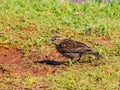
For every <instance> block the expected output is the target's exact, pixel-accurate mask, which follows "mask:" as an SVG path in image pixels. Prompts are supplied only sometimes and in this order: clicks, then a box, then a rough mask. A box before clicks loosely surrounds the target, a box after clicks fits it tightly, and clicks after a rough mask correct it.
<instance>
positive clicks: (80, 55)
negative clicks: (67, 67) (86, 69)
mask: <svg viewBox="0 0 120 90" xmlns="http://www.w3.org/2000/svg"><path fill="white" fill-rule="evenodd" d="M81 57H82V53H80V54H79V59H78V60H77V61H78V62H80V63H83V62H84V61H83V60H82V59H81Z"/></svg>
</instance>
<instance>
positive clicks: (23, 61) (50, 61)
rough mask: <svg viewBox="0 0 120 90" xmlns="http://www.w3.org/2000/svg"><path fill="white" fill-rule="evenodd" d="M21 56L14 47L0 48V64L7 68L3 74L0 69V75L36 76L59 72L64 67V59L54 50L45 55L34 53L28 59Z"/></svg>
mask: <svg viewBox="0 0 120 90" xmlns="http://www.w3.org/2000/svg"><path fill="white" fill-rule="evenodd" d="M22 56H23V55H21V52H20V50H19V49H17V48H16V47H7V48H0V64H1V65H4V66H7V67H9V68H8V69H5V70H4V72H3V69H0V71H1V73H3V74H4V73H6V72H7V73H10V74H18V75H19V74H22V73H23V74H24V73H28V74H30V75H33V76H36V75H37V76H38V75H46V74H52V73H55V72H60V71H62V70H64V69H65V67H66V66H65V65H64V64H63V61H65V58H64V57H63V56H62V55H61V54H59V53H58V52H57V51H56V50H53V51H52V52H48V53H47V55H44V54H42V53H40V52H38V51H34V52H31V55H30V56H29V57H28V58H24V57H22ZM56 59H57V60H56Z"/></svg>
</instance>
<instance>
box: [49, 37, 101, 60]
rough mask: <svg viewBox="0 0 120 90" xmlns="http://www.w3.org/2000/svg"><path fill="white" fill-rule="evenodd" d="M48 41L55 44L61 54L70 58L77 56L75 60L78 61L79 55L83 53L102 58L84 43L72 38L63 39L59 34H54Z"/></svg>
mask: <svg viewBox="0 0 120 90" xmlns="http://www.w3.org/2000/svg"><path fill="white" fill-rule="evenodd" d="M50 41H51V42H52V43H54V44H55V46H56V49H57V50H58V51H59V52H60V53H61V54H62V55H64V56H66V57H68V58H70V59H76V58H78V59H77V61H80V59H81V56H82V55H84V54H92V55H94V56H96V57H97V58H98V59H101V58H102V57H101V56H100V55H99V54H98V53H96V52H94V51H93V50H92V49H91V48H90V47H88V46H87V45H86V44H84V43H81V42H78V41H74V40H72V39H65V38H62V37H60V36H54V37H52V38H51V39H50Z"/></svg>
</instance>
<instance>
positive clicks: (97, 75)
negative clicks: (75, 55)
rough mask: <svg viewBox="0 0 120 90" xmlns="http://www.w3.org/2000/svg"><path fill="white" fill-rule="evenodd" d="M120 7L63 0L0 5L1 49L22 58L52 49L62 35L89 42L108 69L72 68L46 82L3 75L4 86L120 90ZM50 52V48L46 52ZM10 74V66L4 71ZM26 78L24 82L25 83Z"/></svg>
mask: <svg viewBox="0 0 120 90" xmlns="http://www.w3.org/2000/svg"><path fill="white" fill-rule="evenodd" d="M119 10H120V2H111V3H100V2H99V3H98V2H92V3H88V2H86V3H72V2H60V0H3V1H2V0H1V1H0V44H1V45H2V44H5V45H8V44H10V45H13V46H17V47H18V48H19V49H20V50H21V51H22V52H24V56H26V57H28V56H29V54H30V52H31V51H34V50H38V51H39V52H42V53H44V54H47V53H48V52H50V51H51V50H52V49H51V47H52V44H51V43H50V42H49V39H50V38H51V37H52V36H54V34H52V33H51V30H57V31H59V32H60V34H59V35H60V36H63V37H67V38H69V37H70V38H72V39H74V40H78V41H82V42H84V43H87V44H88V45H90V46H91V47H94V48H95V50H96V51H97V52H99V53H100V54H101V55H103V56H104V59H103V61H102V62H104V63H105V65H100V66H97V67H93V66H91V65H90V64H85V65H83V67H82V68H80V67H79V65H76V64H75V65H73V66H70V67H68V68H67V69H66V70H64V71H63V72H61V74H54V75H47V76H46V77H32V76H30V75H29V74H25V75H19V76H16V75H5V76H4V77H2V76H1V77H2V79H3V80H4V82H2V83H1V85H0V87H1V88H4V89H8V88H9V87H10V86H11V84H9V83H12V87H11V89H16V88H18V87H19V88H33V86H34V85H38V86H41V85H42V86H44V85H45V86H48V89H50V90H51V89H53V90H86V89H87V90H104V89H106V90H118V89H120V76H119V75H120V70H119V68H120V17H119V15H120V12H119ZM46 47H47V48H46ZM5 68H7V69H9V66H7V67H5ZM23 77H24V79H23Z"/></svg>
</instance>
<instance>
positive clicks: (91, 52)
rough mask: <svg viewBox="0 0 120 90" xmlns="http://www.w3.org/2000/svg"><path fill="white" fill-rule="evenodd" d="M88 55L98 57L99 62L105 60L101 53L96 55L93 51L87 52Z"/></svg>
mask: <svg viewBox="0 0 120 90" xmlns="http://www.w3.org/2000/svg"><path fill="white" fill-rule="evenodd" d="M87 54H92V55H94V56H95V57H97V59H99V60H100V59H102V58H103V57H102V56H101V55H100V54H99V53H96V52H93V51H89V52H87Z"/></svg>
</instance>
